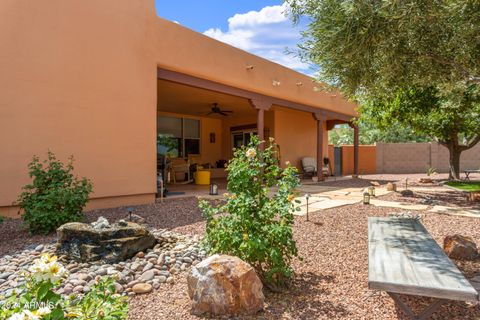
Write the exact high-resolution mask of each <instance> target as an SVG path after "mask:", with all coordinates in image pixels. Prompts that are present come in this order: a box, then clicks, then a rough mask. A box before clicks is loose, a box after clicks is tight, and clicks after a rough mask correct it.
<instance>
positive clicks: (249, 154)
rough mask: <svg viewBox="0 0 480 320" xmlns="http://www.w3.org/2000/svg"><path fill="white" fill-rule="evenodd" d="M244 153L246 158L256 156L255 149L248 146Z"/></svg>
mask: <svg viewBox="0 0 480 320" xmlns="http://www.w3.org/2000/svg"><path fill="white" fill-rule="evenodd" d="M245 154H246V155H247V158H250V159H252V158H255V157H256V156H257V151H256V150H255V149H253V148H250V149H248V150H247V152H245Z"/></svg>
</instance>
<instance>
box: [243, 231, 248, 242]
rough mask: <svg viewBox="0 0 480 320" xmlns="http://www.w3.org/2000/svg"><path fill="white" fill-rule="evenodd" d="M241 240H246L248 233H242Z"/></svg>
mask: <svg viewBox="0 0 480 320" xmlns="http://www.w3.org/2000/svg"><path fill="white" fill-rule="evenodd" d="M243 240H244V241H247V240H248V233H244V234H243Z"/></svg>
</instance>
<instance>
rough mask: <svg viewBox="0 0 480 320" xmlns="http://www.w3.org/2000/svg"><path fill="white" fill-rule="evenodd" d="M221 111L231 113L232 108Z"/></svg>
mask: <svg viewBox="0 0 480 320" xmlns="http://www.w3.org/2000/svg"><path fill="white" fill-rule="evenodd" d="M222 112H226V113H233V111H232V110H222Z"/></svg>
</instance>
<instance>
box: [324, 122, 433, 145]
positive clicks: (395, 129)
mask: <svg viewBox="0 0 480 320" xmlns="http://www.w3.org/2000/svg"><path fill="white" fill-rule="evenodd" d="M365 118H366V117H364V118H362V119H360V120H359V121H358V126H359V127H360V144H374V143H375V142H385V143H399V142H428V141H431V139H430V138H429V137H428V136H426V135H421V134H416V133H415V132H414V131H413V129H412V128H411V127H409V126H408V127H406V126H403V125H400V124H398V123H395V124H391V125H390V126H389V127H388V128H385V127H381V126H379V125H377V123H376V122H374V121H373V119H368V121H367V119H365ZM328 143H329V144H333V145H335V146H340V145H345V144H353V129H352V128H350V126H348V125H346V124H345V125H339V126H337V127H336V128H333V129H332V130H331V131H329V133H328Z"/></svg>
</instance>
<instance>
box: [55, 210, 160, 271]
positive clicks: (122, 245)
mask: <svg viewBox="0 0 480 320" xmlns="http://www.w3.org/2000/svg"><path fill="white" fill-rule="evenodd" d="M105 220H106V219H105ZM107 223H108V221H107V222H105V221H103V220H101V218H99V220H98V221H97V222H95V223H93V224H92V225H89V224H86V223H79V222H72V223H67V224H64V225H63V226H61V227H60V228H58V229H57V235H58V245H57V246H58V250H57V254H65V255H67V256H68V257H69V258H70V259H74V260H78V261H82V262H88V261H96V260H102V261H104V262H108V263H117V262H120V261H123V260H126V259H128V258H131V257H132V256H133V255H135V254H136V253H137V252H139V251H142V250H146V249H148V248H152V247H153V246H154V245H155V244H156V240H155V237H154V236H153V235H152V234H151V233H150V232H149V231H148V230H147V229H146V228H145V227H143V226H140V225H139V224H136V223H128V225H127V226H119V225H116V224H113V225H110V224H108V227H107Z"/></svg>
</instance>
